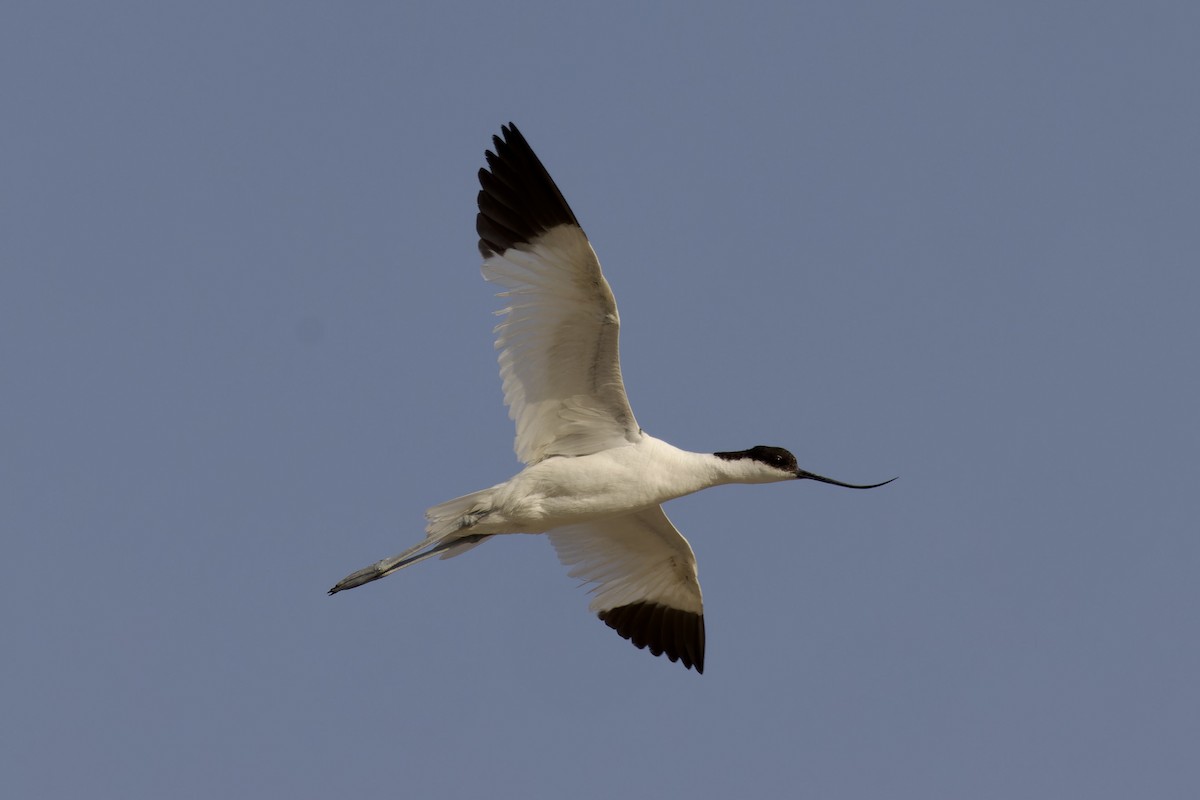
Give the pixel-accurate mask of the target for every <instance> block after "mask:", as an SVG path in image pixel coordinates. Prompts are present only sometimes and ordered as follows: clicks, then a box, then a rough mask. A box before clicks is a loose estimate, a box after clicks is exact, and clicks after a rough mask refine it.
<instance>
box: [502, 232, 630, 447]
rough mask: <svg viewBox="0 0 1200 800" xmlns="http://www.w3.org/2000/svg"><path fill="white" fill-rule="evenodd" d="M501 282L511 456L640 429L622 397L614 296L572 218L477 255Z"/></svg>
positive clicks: (592, 443) (622, 436) (616, 438)
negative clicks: (516, 242) (498, 249)
mask: <svg viewBox="0 0 1200 800" xmlns="http://www.w3.org/2000/svg"><path fill="white" fill-rule="evenodd" d="M482 270H483V277H484V278H486V279H487V280H489V281H492V282H494V283H497V284H499V285H500V286H502V287H504V289H505V291H503V292H501V293H500V294H499V296H500V297H504V298H506V299H507V300H508V301H509V303H510V304H509V305H508V307H506V308H504V309H501V310H500V311H499V312H497V313H498V314H501V315H503V316H504V318H505V319H504V321H503V322H501V323H500V324H499V325H497V326H496V349H498V350H499V351H500V357H499V361H500V377H501V379H502V380H503V384H504V402H505V404H507V405H508V409H509V416H510V417H512V419H513V421H514V422H516V426H517V435H516V439H515V442H514V445H513V449H514V450H516V453H517V457H518V458H520V459H521V460H522V461H524V462H525V463H526V464H533V463H536V462H538V461H541V460H542V459H544V458H548V457H550V456H583V455H589V454H591V453H596V452H599V451H601V450H606V449H608V448H610V447H617V446H620V445H623V444H632V443H634V442H636V441H638V439H639V438H640V432H639V429H638V425H637V421H636V420H635V419H634V418H633V411H632V410H631V409H630V408H629V400H628V398H626V396H625V385H624V383H623V382H622V380H621V363H620V356H619V353H618V345H617V337H618V333H619V331H620V326H621V320H620V317H619V316H618V314H617V301H616V299H615V298H614V297H613V293H612V289H610V288H609V286H608V281H606V280H605V279H604V274H603V273H602V272H601V271H600V261H599V260H598V259H597V258H596V253H595V251H593V250H592V246H591V244H589V243H588V240H587V237H586V236H585V235H584V233H583V231H582V230H581V229H580V228H579V227H578V226H577V225H558V226H556V227H554V228H552V229H551V230H548V231H546V232H544V233H542V234H540V235H539V236H538V237H536V239H535V240H534V241H533V242H532V243H530V244H526V245H518V246H516V247H511V248H509V249H508V250H506V251H504V253H502V254H497V255H493V256H491V257H490V258H488V259H486V260H485V261H484V262H483V268H482Z"/></svg>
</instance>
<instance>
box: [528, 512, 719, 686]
mask: <svg viewBox="0 0 1200 800" xmlns="http://www.w3.org/2000/svg"><path fill="white" fill-rule="evenodd" d="M549 536H550V541H551V543H553V544H554V549H555V551H557V553H558V558H559V560H560V561H562V563H563V564H564V565H566V566H568V567H570V568H571V569H570V573H569V574H570V575H571V577H573V578H581V579H583V581H584V582H585V583H592V584H595V586H594V588H593V589H592V593H593V594H594V595H595V596H594V597H593V598H592V602H591V605H590V606H589V608H590V609H591V610H592V611H594V612H596V613H597V615H598V616H599V617H600V619H601V620H603V621H604V623H605V624H607V625H608V627H610V628H612V629H613V630H615V631H616V632H617V633H619V634H620V635H621V636H624V637H625V638H626V639H629V640H630V641H632V642H633V644H634V645H635V646H637V647H639V648H641V647H649V648H650V652H651V653H653V654H654V655H656V656H658V655H663V654H665V655H666V656H667V658H669V659H671V660H672V661H682V662H683V665H684V666H685V667H694V668H695V670H696V671H697V672H704V602H703V599H702V597H701V595H700V580H699V578H698V577H697V574H696V556H695V554H693V553H692V548H691V546H690V545H689V544H688V543H687V539H684V538H683V535H682V534H680V533H679V531H678V530H676V528H675V526H674V525H672V524H671V520H669V519H667V515H666V514H664V513H663V510H662V507H660V506H653V507H652V508H644V509H642V510H641V511H636V512H634V513H632V514H625V515H623V516H618V517H606V518H603V519H599V520H594V521H592V522H586V523H583V524H580V525H571V526H568V527H564V528H556V529H555V530H552V531H550V533H549Z"/></svg>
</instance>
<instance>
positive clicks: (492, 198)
mask: <svg viewBox="0 0 1200 800" xmlns="http://www.w3.org/2000/svg"><path fill="white" fill-rule="evenodd" d="M500 133H501V134H502V136H493V137H492V148H493V149H492V150H488V151H486V152H485V153H484V157H485V159H486V160H487V167H486V168H484V169H481V170H479V186H480V192H479V195H478V197H477V199H476V202H477V203H478V205H479V215H478V216H477V217H476V219H475V231H476V233H478V234H479V252H480V253H481V254H482V255H483V257H484V258H489V257H490V256H492V255H494V254H496V253H503V252H505V251H506V250H508V249H509V248H511V247H513V246H514V245H519V244H527V243H530V242H532V241H533V240H534V239H535V238H537V236H538V235H539V234H541V233H543V232H544V231H548V230H550V229H551V228H554V227H556V226H558V225H568V224H569V225H575V226H576V227H578V226H579V222H578V221H577V220H576V219H575V213H574V212H573V211H571V207H570V206H569V205H567V201H566V199H564V198H563V196H562V192H560V191H559V190H558V186H556V185H555V183H554V179H553V178H551V177H550V173H549V172H547V171H546V168H545V167H544V166H543V165H542V162H541V160H540V159H539V158H538V157H537V155H536V154H535V153H534V152H533V149H532V148H531V147H530V146H529V142H527V141H526V140H525V136H524V135H522V133H521V131H520V130H519V129H518V128H517V126H516V125H514V124H513V123H512V122H509V123H508V124H507V125H502V126H501V127H500Z"/></svg>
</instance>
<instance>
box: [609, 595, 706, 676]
mask: <svg viewBox="0 0 1200 800" xmlns="http://www.w3.org/2000/svg"><path fill="white" fill-rule="evenodd" d="M598 616H599V617H600V619H601V621H602V622H604V624H605V625H607V626H608V627H610V628H612V629H613V630H614V631H616V632H617V633H618V634H619V635H620V636H622V637H623V638H625V639H628V640H629V641H630V642H632V643H633V646H634V647H636V648H638V649H639V650H641V649H645V648H647V647H648V648H650V652H651V653H652V654H654V655H656V656H661V655H665V656H666V657H667V658H668V659H670V660H671V661H679V662H681V663H682V664H683V665H684V666H685V667H687V668H688V669H694V670H696V672H698V673H700V674H704V615H703V614H697V613H695V612H692V611H683V610H680V609H678V608H671V607H670V606H666V605H663V604H661V603H630V604H629V605H624V606H618V607H616V608H610V609H607V610H605V611H601V612H600V613H599V615H598Z"/></svg>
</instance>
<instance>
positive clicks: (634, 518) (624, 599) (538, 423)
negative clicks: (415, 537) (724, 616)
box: [329, 123, 895, 672]
mask: <svg viewBox="0 0 1200 800" xmlns="http://www.w3.org/2000/svg"><path fill="white" fill-rule="evenodd" d="M501 132H502V133H503V134H504V138H503V139H501V138H500V137H498V136H493V137H492V141H493V143H494V144H493V146H494V147H495V152H494V153H493V152H490V151H488V152H487V153H486V158H487V164H488V168H487V169H481V170H480V171H479V183H480V186H481V187H482V189H481V191H480V192H479V197H478V203H479V215H478V217H476V221H475V228H476V231H477V232H478V234H479V252H480V253H481V254H482V255H483V277H484V278H485V279H486V280H488V281H491V282H493V283H496V284H498V285H499V286H501V287H503V289H504V291H502V292H500V293H499V295H498V296H499V297H503V298H507V302H508V303H509V305H508V307H507V308H504V309H503V310H501V311H499V312H497V313H498V315H500V316H503V317H504V320H503V321H502V322H501V323H500V324H499V325H498V326H497V327H496V334H497V336H496V349H497V350H498V351H499V362H500V377H501V378H502V379H503V385H504V402H505V404H506V405H507V406H508V410H509V416H510V417H511V418H512V419H513V421H514V422H516V427H517V435H516V441H515V443H514V449H515V450H516V453H517V456H518V457H519V458H520V459H521V461H522V462H524V463H525V465H526V466H525V468H524V469H522V470H521V471H520V472H519V473H517V474H516V475H515V476H514V477H512V478H510V479H509V480H507V481H505V482H504V483H499V484H496V485H495V486H493V487H491V488H490V489H484V490H482V491H478V492H472V493H471V494H468V495H464V496H462V497H458V498H455V499H453V500H449V501H447V502H445V503H442V504H441V505H436V506H434V507H432V508H430V509H429V510H428V511H426V512H425V516H426V519H427V520H428V525H427V526H426V528H425V540H424V541H423V542H421V543H420V544H418V545H416V546H415V547H411V548H409V549H408V550H405V551H404V552H403V553H399V554H398V555H395V556H392V557H391V558H385V559H383V560H382V561H378V562H376V563H374V564H372V565H371V566H369V567H366V568H364V569H360V570H358V571H357V572H354V573H352V574H350V575H348V576H346V577H345V578H343V579H342V580H341V582H339V583H338V584H337V585H336V586H334V587H333V588H332V589H330V590H329V593H330V594H334V593H336V592H340V591H342V590H343V589H352V588H354V587H356V586H361V585H362V584H364V583H369V582H370V581H373V580H377V579H379V578H382V577H384V576H386V575H390V574H392V573H393V572H395V571H397V570H399V569H402V568H404V567H407V566H410V565H412V564H415V563H417V562H418V561H422V560H424V559H426V558H429V557H431V556H435V555H436V556H441V557H442V558H450V557H451V556H456V555H459V554H461V553H464V552H466V551H467V550H469V549H471V548H472V547H475V546H476V545H478V544H480V543H482V542H484V541H486V540H487V539H489V538H491V537H492V536H495V535H498V534H505V533H545V534H548V535H549V537H550V541H551V543H552V544H553V545H554V548H555V550H556V551H557V552H558V557H559V559H560V560H561V561H562V562H563V564H564V565H566V566H567V567H569V568H570V575H571V576H572V577H576V578H581V579H582V580H583V581H584V583H589V584H594V588H593V589H592V593H593V595H594V596H593V598H592V601H591V606H590V608H591V610H592V611H593V612H595V613H596V614H597V615H598V616H599V617H600V619H601V620H603V621H604V622H605V623H606V624H607V625H608V626H609V627H610V628H613V629H614V630H616V632H617V633H618V634H620V635H621V636H623V637H624V638H626V639H629V640H631V641H632V642H633V644H634V645H636V646H637V647H639V648H645V647H649V648H650V651H651V652H652V653H653V654H654V655H656V656H657V655H663V654H665V655H666V656H667V658H669V659H671V661H677V660H678V661H682V662H683V665H684V666H685V667H691V668H694V669H695V670H696V671H697V672H703V671H704V603H703V601H702V599H701V595H700V582H699V580H698V579H697V573H696V557H695V555H694V554H693V553H692V548H691V546H690V545H689V544H688V542H687V540H686V539H684V538H683V536H682V535H681V534H680V533H679V531H678V530H676V528H675V526H674V525H672V524H671V521H670V520H669V519H667V515H666V514H664V513H663V510H662V505H661V504H662V503H664V502H666V501H667V500H671V499H674V498H676V497H682V496H684V495H688V494H691V493H693V492H698V491H700V490H701V489H707V488H708V487H710V486H719V485H721V484H726V483H771V482H774V481H788V480H796V479H798V478H807V479H810V480H816V481H822V482H824V483H831V484H834V485H835V486H846V487H848V488H851V489H872V488H875V487H876V486H883V485H884V484H885V483H890V482H891V481H884V482H883V483H877V484H872V485H869V486H859V485H854V484H849V483H842V482H840V481H835V480H832V479H830V478H826V477H823V476H821V475H816V474H814V473H812V472H808V471H806V470H803V469H800V468H799V467H797V465H796V459H795V457H794V456H793V455H792V454H791V453H789V452H788V451H787V450H784V449H782V448H779V447H765V446H762V445H760V446H758V447H752V448H750V449H749V450H740V451H736V452H720V453H692V452H688V451H686V450H680V449H679V448H677V447H674V446H672V445H670V444H667V443H666V442H664V441H661V440H659V439H655V438H654V437H653V436H651V435H649V434H648V433H646V432H645V431H643V430H642V429H641V428H640V427H639V426H638V424H637V422H636V421H635V420H634V418H633V411H632V410H631V409H630V407H629V400H628V399H627V398H626V396H625V385H624V383H623V382H622V380H621V364H620V358H619V356H618V351H617V333H618V330H619V327H620V318H619V317H618V316H617V303H616V300H615V299H614V298H613V293H612V290H611V289H610V288H609V285H608V281H607V280H605V278H604V275H603V273H602V272H601V271H600V262H599V260H598V259H597V258H596V253H595V251H594V250H592V246H591V243H590V242H589V241H588V238H587V236H586V235H585V234H584V232H583V229H582V228H581V227H580V226H579V222H578V221H577V220H576V219H575V214H574V213H572V211H571V208H570V207H569V206H568V205H567V201H566V200H564V199H563V196H562V193H561V192H559V190H558V187H557V186H556V185H555V184H554V181H553V179H551V177H550V174H549V173H548V172H547V171H546V168H545V167H543V166H542V162H541V161H540V160H538V157H537V156H536V155H534V153H533V150H531V149H530V147H529V144H528V143H527V142H526V141H525V137H524V136H522V135H521V132H520V131H518V130H517V127H516V126H515V125H513V124H512V123H509V124H508V125H507V126H504V127H502V128H501ZM892 480H895V478H893V479H892Z"/></svg>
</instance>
